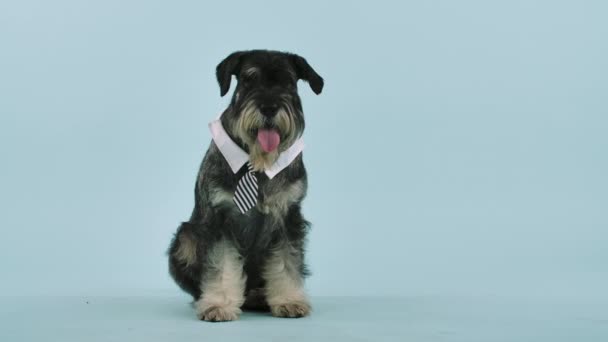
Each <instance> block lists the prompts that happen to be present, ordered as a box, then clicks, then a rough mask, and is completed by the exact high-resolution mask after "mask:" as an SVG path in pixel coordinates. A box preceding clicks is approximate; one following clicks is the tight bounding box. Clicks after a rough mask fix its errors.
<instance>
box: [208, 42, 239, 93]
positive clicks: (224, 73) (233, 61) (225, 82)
mask: <svg viewBox="0 0 608 342" xmlns="http://www.w3.org/2000/svg"><path fill="white" fill-rule="evenodd" d="M242 55H243V52H242V51H238V52H233V53H232V54H230V55H229V56H228V57H226V58H225V59H224V60H223V61H222V62H220V64H218V65H217V68H215V76H216V77H217V83H219V85H220V95H221V96H224V95H226V93H228V90H230V81H231V80H232V75H236V73H237V71H238V70H239V67H240V64H241V56H242Z"/></svg>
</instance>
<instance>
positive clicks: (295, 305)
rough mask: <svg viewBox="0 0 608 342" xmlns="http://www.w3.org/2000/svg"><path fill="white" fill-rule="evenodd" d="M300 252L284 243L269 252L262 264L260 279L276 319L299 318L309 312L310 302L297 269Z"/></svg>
mask: <svg viewBox="0 0 608 342" xmlns="http://www.w3.org/2000/svg"><path fill="white" fill-rule="evenodd" d="M302 259H303V257H302V253H301V252H300V251H298V250H297V249H296V248H293V247H292V246H291V245H290V244H289V243H287V242H284V243H283V244H281V245H280V246H279V247H278V248H275V249H273V251H272V252H271V254H270V256H269V258H268V260H267V261H266V264H265V267H264V272H263V277H264V280H265V281H266V300H267V302H268V305H269V306H270V311H271V312H272V315H273V316H276V317H292V318H295V317H303V316H307V315H308V314H309V313H310V310H311V308H310V303H309V302H308V298H307V296H306V293H305V292H304V280H303V278H302V272H301V271H300V270H301V266H302V263H303V260H302Z"/></svg>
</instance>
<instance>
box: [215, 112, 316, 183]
mask: <svg viewBox="0 0 608 342" xmlns="http://www.w3.org/2000/svg"><path fill="white" fill-rule="evenodd" d="M209 129H210V130H211V136H212V137H213V142H214V143H215V145H216V146H217V148H218V149H219V150H220V152H221V153H222V155H223V156H224V158H225V159H226V161H227V162H228V164H229V165H230V168H231V169H232V172H234V173H237V172H239V170H240V169H241V167H243V165H245V163H247V162H248V161H249V154H247V152H245V151H243V150H242V149H241V148H240V147H239V145H237V144H236V143H235V142H234V141H232V139H230V136H229V135H228V133H226V130H224V127H223V126H222V122H221V121H220V119H219V118H218V119H216V120H213V121H211V122H210V123H209ZM303 149H304V140H303V139H302V138H299V139H298V140H296V142H295V143H294V144H293V145H291V146H290V147H289V148H288V149H287V150H285V151H283V152H281V154H279V158H277V161H276V162H274V164H272V166H271V167H270V168H268V169H266V170H264V173H266V175H267V176H268V178H270V179H272V178H273V177H274V176H276V175H277V174H278V173H279V172H281V171H282V170H283V169H284V168H286V167H287V166H289V164H291V162H292V161H293V160H294V159H296V157H297V156H298V155H299V154H300V153H301V152H302V150H303Z"/></svg>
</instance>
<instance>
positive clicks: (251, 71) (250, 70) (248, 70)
mask: <svg viewBox="0 0 608 342" xmlns="http://www.w3.org/2000/svg"><path fill="white" fill-rule="evenodd" d="M259 71H260V69H258V68H256V67H249V68H246V69H245V70H243V75H245V76H252V75H254V74H257V73H258V72H259Z"/></svg>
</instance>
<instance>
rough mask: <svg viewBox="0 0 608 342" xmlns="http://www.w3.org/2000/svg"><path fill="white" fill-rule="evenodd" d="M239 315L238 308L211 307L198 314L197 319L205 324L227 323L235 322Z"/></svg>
mask: <svg viewBox="0 0 608 342" xmlns="http://www.w3.org/2000/svg"><path fill="white" fill-rule="evenodd" d="M240 313H241V310H240V309H239V308H229V307H228V308H226V307H219V306H212V307H209V308H208V309H206V310H204V311H202V312H199V313H198V318H199V319H200V320H203V321H207V322H228V321H235V320H237V319H238V318H239V314H240Z"/></svg>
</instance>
